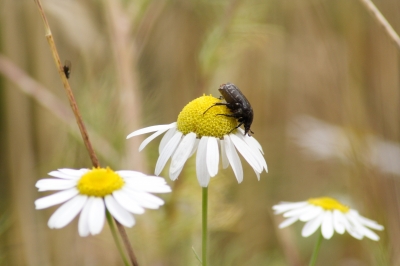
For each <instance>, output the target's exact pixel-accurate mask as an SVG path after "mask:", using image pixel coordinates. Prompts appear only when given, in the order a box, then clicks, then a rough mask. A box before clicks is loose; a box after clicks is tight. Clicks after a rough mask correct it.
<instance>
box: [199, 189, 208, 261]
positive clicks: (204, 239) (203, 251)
mask: <svg viewBox="0 0 400 266" xmlns="http://www.w3.org/2000/svg"><path fill="white" fill-rule="evenodd" d="M207 212H208V187H203V188H202V243H201V260H202V266H207V241H208V229H207V215H208V214H207Z"/></svg>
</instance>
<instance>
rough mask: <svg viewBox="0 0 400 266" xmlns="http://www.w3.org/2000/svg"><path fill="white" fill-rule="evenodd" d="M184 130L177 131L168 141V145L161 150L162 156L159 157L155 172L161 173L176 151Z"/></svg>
mask: <svg viewBox="0 0 400 266" xmlns="http://www.w3.org/2000/svg"><path fill="white" fill-rule="evenodd" d="M181 137H182V132H179V131H177V132H176V133H175V135H174V136H173V137H172V138H171V139H170V140H169V141H168V143H167V145H165V148H164V150H163V151H162V152H161V154H160V157H158V160H157V164H156V170H155V174H156V175H159V174H160V173H161V171H162V169H163V168H164V166H165V164H166V163H167V161H168V159H169V158H170V157H171V155H172V154H173V153H174V151H175V149H176V147H177V146H178V144H179V142H180V141H181Z"/></svg>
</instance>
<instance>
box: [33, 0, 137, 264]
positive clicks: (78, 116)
mask: <svg viewBox="0 0 400 266" xmlns="http://www.w3.org/2000/svg"><path fill="white" fill-rule="evenodd" d="M34 1H35V3H36V5H37V7H38V9H39V13H40V15H41V17H42V20H43V23H44V28H45V31H46V39H47V42H48V43H49V45H50V50H51V53H52V55H53V59H54V61H55V64H56V67H57V69H58V74H59V75H60V77H61V81H62V83H63V85H64V89H65V92H66V93H67V96H68V100H69V103H70V106H71V108H72V112H73V113H74V116H75V120H76V123H77V124H78V127H79V130H80V132H81V135H82V139H83V142H84V143H85V146H86V149H87V150H88V152H89V156H90V159H91V161H92V164H93V166H94V167H100V163H99V160H98V159H97V156H96V153H95V151H94V149H93V146H92V144H91V142H90V140H89V135H88V133H87V131H86V127H85V124H84V123H83V120H82V116H81V114H80V111H79V109H78V105H77V104H76V100H75V97H74V94H73V92H72V90H71V87H70V85H69V82H68V79H67V77H66V76H65V73H64V69H63V66H62V65H61V61H60V56H59V55H58V52H57V48H56V44H55V42H54V39H53V35H52V34H51V30H50V25H49V23H48V21H47V18H46V15H45V13H44V10H43V7H42V4H41V2H40V0H34ZM107 214H108V213H107ZM107 221H108V224H109V226H110V228H111V227H112V226H113V224H112V222H110V221H111V220H109V219H108V218H107ZM114 221H115V223H116V225H117V227H118V232H119V233H120V235H121V239H122V241H123V243H124V245H125V248H126V250H127V251H128V254H129V257H130V260H131V263H132V265H134V266H138V265H139V264H138V263H137V259H136V257H135V254H134V252H133V250H132V246H131V244H130V242H129V239H128V237H127V235H126V232H125V228H124V227H123V226H122V225H121V224H120V223H119V222H118V221H117V220H115V218H114ZM117 246H118V244H117Z"/></svg>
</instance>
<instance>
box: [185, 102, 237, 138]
mask: <svg viewBox="0 0 400 266" xmlns="http://www.w3.org/2000/svg"><path fill="white" fill-rule="evenodd" d="M217 102H220V100H219V99H218V98H215V97H213V96H206V95H203V96H201V97H199V98H197V99H194V100H193V101H191V102H190V103H188V104H187V105H186V106H185V107H184V108H183V109H182V111H181V112H180V113H179V116H178V121H177V125H178V130H179V131H181V132H182V133H183V134H185V135H186V134H188V133H190V132H194V133H196V134H197V137H198V138H201V137H203V136H208V137H216V138H223V136H224V135H226V134H228V133H229V132H231V130H232V129H233V128H235V127H236V125H237V121H236V119H235V118H233V117H227V116H224V114H227V115H229V114H231V112H230V111H229V109H228V108H227V107H226V106H224V105H217V106H214V107H211V106H213V105H214V104H215V103H217ZM210 107H211V108H210ZM208 108H210V109H208ZM207 109H208V111H207V112H206V113H204V112H205V111H206V110H207Z"/></svg>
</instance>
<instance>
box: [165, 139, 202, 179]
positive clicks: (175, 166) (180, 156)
mask: <svg viewBox="0 0 400 266" xmlns="http://www.w3.org/2000/svg"><path fill="white" fill-rule="evenodd" d="M195 140H196V134H195V133H189V134H187V135H186V136H184V137H183V138H182V140H181V142H180V143H179V146H178V148H177V149H176V151H175V152H174V154H173V155H172V159H171V166H170V168H169V175H170V177H171V180H175V179H176V178H177V177H178V175H179V174H180V172H181V171H182V168H183V165H184V164H185V162H186V160H187V159H188V158H189V155H190V153H191V151H192V148H193V145H194V143H195Z"/></svg>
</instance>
